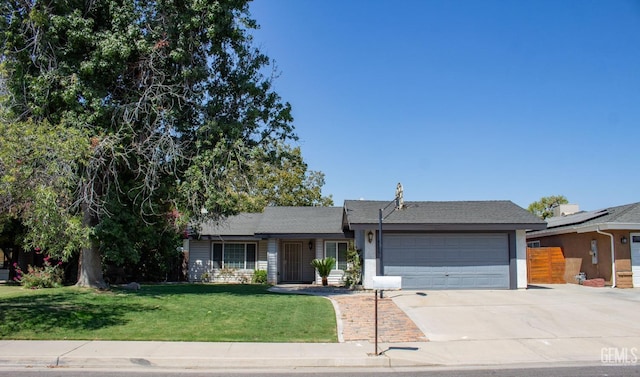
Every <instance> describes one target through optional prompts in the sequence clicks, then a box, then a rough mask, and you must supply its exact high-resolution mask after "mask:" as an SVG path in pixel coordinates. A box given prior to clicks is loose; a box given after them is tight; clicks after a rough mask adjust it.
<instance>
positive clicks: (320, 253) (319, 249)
mask: <svg viewBox="0 0 640 377" xmlns="http://www.w3.org/2000/svg"><path fill="white" fill-rule="evenodd" d="M315 245H316V249H315V252H316V255H315V257H314V259H324V239H322V238H316V239H315ZM313 274H314V277H315V278H314V284H322V278H320V275H318V271H317V270H316V269H315V268H314V269H313Z"/></svg>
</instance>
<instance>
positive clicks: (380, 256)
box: [378, 208, 384, 298]
mask: <svg viewBox="0 0 640 377" xmlns="http://www.w3.org/2000/svg"><path fill="white" fill-rule="evenodd" d="M378 260H379V261H380V267H379V269H380V276H384V263H383V259H382V208H380V210H379V211H378ZM380 298H382V290H381V291H380Z"/></svg>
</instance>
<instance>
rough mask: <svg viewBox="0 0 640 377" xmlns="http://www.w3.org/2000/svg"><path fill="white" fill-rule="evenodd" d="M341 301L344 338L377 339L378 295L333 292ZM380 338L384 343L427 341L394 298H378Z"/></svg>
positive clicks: (347, 339)
mask: <svg viewBox="0 0 640 377" xmlns="http://www.w3.org/2000/svg"><path fill="white" fill-rule="evenodd" d="M328 297H329V298H330V299H331V300H333V301H334V302H336V303H337V304H338V307H339V308H340V316H341V320H342V326H343V328H342V330H343V333H342V335H343V338H344V341H345V342H350V341H359V340H364V341H370V342H374V341H375V296H374V294H373V292H371V293H358V294H348V295H329V296H328ZM378 341H380V342H383V343H403V342H426V341H428V340H427V337H426V336H425V335H424V334H423V333H422V331H420V329H419V328H418V326H416V324H415V323H413V321H412V320H411V319H410V318H409V317H408V316H407V315H406V314H405V312H404V311H402V310H401V309H400V308H398V306H397V305H396V304H395V303H394V302H393V300H392V299H391V298H386V297H385V298H382V299H378Z"/></svg>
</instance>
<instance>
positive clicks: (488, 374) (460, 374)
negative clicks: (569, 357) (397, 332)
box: [0, 365, 640, 377]
mask: <svg viewBox="0 0 640 377" xmlns="http://www.w3.org/2000/svg"><path fill="white" fill-rule="evenodd" d="M0 376H12V377H14V376H15V377H37V376H45V377H68V376H71V377H84V376H89V377H116V376H118V377H119V376H141V377H142V376H145V377H146V376H154V377H155V376H160V377H165V376H166V377H169V376H171V377H174V376H177V377H181V376H182V377H200V376H202V377H204V376H207V377H211V376H213V377H223V376H229V377H265V376H266V377H271V376H293V377H295V376H299V377H334V376H344V377H350V376H353V377H371V376H373V377H419V376H429V377H574V376H575V377H627V376H640V365H600V366H578V367H575V366H572V367H548V368H523V369H462V370H461V369H457V370H456V369H447V370H443V369H437V368H428V369H419V370H418V369H413V370H406V369H405V370H399V369H397V370H396V369H349V370H347V371H345V370H344V369H323V370H322V371H320V372H319V371H318V370H261V371H258V370H252V371H236V370H233V371H215V370H206V371H204V370H197V371H189V370H173V371H171V370H157V369H153V368H150V369H127V370H117V371H105V370H91V369H68V368H47V369H41V368H15V369H14V368H0Z"/></svg>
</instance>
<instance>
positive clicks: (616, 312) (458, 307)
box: [387, 284, 640, 347]
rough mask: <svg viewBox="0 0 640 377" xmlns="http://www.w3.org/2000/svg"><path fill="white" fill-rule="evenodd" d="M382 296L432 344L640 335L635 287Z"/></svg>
mask: <svg viewBox="0 0 640 377" xmlns="http://www.w3.org/2000/svg"><path fill="white" fill-rule="evenodd" d="M387 295H388V296H389V297H392V298H393V301H394V302H395V303H396V305H398V306H399V307H400V308H401V309H402V310H403V311H404V312H405V313H407V315H408V316H409V317H410V318H411V319H412V320H413V322H415V324H416V325H417V326H418V327H419V328H420V329H421V330H422V331H423V332H424V334H425V335H426V337H427V338H428V339H429V340H430V341H432V342H437V341H455V340H498V339H540V340H543V339H563V338H609V339H613V338H624V337H638V336H640V289H612V288H591V287H583V286H579V285H574V284H562V285H545V286H537V287H532V288H530V289H527V290H473V291H471V290H460V291H397V292H387ZM638 347H640V344H638Z"/></svg>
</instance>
